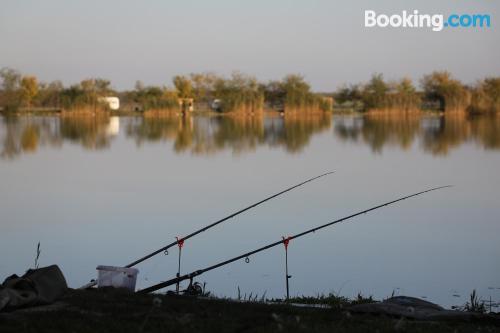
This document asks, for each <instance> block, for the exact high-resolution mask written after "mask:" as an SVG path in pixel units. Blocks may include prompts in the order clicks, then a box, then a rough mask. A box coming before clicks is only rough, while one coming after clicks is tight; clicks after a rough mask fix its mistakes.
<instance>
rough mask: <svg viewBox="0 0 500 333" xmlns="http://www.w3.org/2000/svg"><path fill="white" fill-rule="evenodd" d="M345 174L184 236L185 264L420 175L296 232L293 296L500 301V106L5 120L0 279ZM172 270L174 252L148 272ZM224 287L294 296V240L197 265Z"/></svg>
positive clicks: (82, 270) (78, 267)
mask: <svg viewBox="0 0 500 333" xmlns="http://www.w3.org/2000/svg"><path fill="white" fill-rule="evenodd" d="M328 170H336V171H337V172H336V173H335V174H334V175H332V176H329V177H327V178H323V179H321V180H320V181H316V182H314V183H310V184H308V185H307V186H305V187H303V188H301V189H299V190H295V191H293V192H291V193H289V194H287V195H286V196H283V197H280V198H278V199H275V200H273V201H271V202H268V203H266V204H264V205H263V206H260V207H258V208H256V209H253V210H251V211H249V212H247V213H245V214H244V215H241V216H239V217H237V218H236V219H234V220H231V222H229V223H226V224H224V225H221V226H218V227H216V228H214V229H212V230H210V231H207V232H205V233H203V234H201V235H199V236H197V237H196V238H193V239H192V240H189V241H187V242H186V244H185V247H184V249H183V260H182V271H183V272H188V271H189V272H190V271H193V270H196V269H199V268H203V267H205V266H208V265H211V264H213V263H216V262H218V261H221V260H224V259H227V258H229V257H232V256H234V255H237V254H240V253H242V252H246V251H248V250H251V249H254V248H256V247H259V246H261V245H264V244H267V243H269V242H271V241H275V240H277V239H280V238H281V236H286V235H291V234H294V233H297V232H300V231H302V230H305V229H307V228H310V227H312V226H316V225H319V224H323V223H326V222H328V221H331V220H334V219H337V218H340V217H342V216H345V215H348V214H351V213H353V212H356V211H359V210H362V209H365V208H368V207H371V206H373V205H376V204H378V203H381V202H384V201H389V200H392V199H395V198H397V197H399V196H402V195H405V194H410V193H412V192H417V191H420V190H422V189H425V188H427V187H433V186H438V185H445V184H454V185H455V187H453V188H451V189H446V190H442V191H437V192H432V193H430V194H427V195H425V196H421V197H418V198H415V199H411V200H407V201H404V202H402V203H400V204H398V205H395V206H392V207H388V208H384V209H380V210H377V211H375V212H373V213H370V214H367V215H363V216H361V217H359V218H356V219H353V220H350V222H348V223H344V224H339V225H337V226H335V227H333V228H329V229H326V230H324V231H322V232H317V233H315V234H312V235H309V236H306V237H303V238H301V239H298V240H295V241H292V242H291V244H290V247H289V266H290V272H291V274H292V275H293V278H292V279H291V281H290V283H291V292H292V294H293V295H297V294H298V295H302V294H304V295H315V294H317V293H328V292H336V293H340V294H341V295H344V296H348V297H353V296H355V295H356V294H357V293H358V292H361V293H363V294H364V295H373V296H374V297H376V298H383V297H387V296H389V295H391V294H392V293H393V291H394V293H395V294H404V295H412V296H417V297H427V299H428V300H430V301H434V302H437V303H440V304H442V305H445V306H451V305H457V304H463V303H464V302H465V301H466V299H467V297H468V295H469V293H470V292H471V291H472V289H477V290H478V291H479V294H480V295H481V297H482V298H485V299H486V298H489V297H490V296H491V297H492V298H493V300H496V301H499V300H500V265H499V259H498V258H499V257H500V241H499V235H500V219H499V217H500V199H499V198H500V175H499V170H500V117H474V118H468V117H459V116H455V117H443V116H422V117H418V116H408V117H404V116H401V117H394V116H392V117H387V116H369V117H361V116H334V117H331V116H330V115H310V116H301V117H290V116H286V117H280V116H266V117H257V116H255V117H203V116H196V117H191V116H190V117H184V118H183V117H178V116H176V115H170V116H161V117H120V118H118V117H74V116H73V117H57V116H47V117H45V116H43V117H42V116H37V117H34V116H23V117H14V118H5V117H4V118H0V184H1V187H0V223H1V224H0V252H1V253H2V254H3V255H2V259H1V260H0V279H3V278H5V277H6V276H8V275H10V274H12V273H18V274H21V273H23V272H24V270H25V269H26V268H27V267H31V266H33V261H34V257H35V252H36V251H35V249H36V244H37V243H38V242H39V241H40V243H41V250H42V252H41V256H40V264H41V265H48V264H52V263H57V264H59V265H60V267H61V268H62V270H63V272H64V273H65V275H66V278H67V280H68V283H69V284H70V286H71V287H78V286H80V285H82V284H84V283H86V282H88V281H89V279H91V278H94V277H95V267H96V266H97V265H100V264H105V265H124V264H127V263H128V262H130V261H132V260H133V259H136V258H138V257H140V256H142V255H144V254H146V253H148V252H150V251H151V250H154V249H156V248H158V247H161V246H162V245H164V244H166V243H170V242H172V241H173V240H174V237H175V236H182V235H185V234H187V233H189V232H191V231H193V230H194V229H197V228H199V227H201V226H204V225H205V224H208V223H210V222H213V221H214V220H217V219H218V218H221V217H223V216H225V215H228V214H229V213H232V212H233V211H235V210H237V209H240V208H243V207H245V206H246V205H248V204H250V203H252V202H255V201H258V200H260V199H262V198H264V197H265V196H268V195H270V194H272V193H274V192H278V191H280V190H282V189H283V188H286V187H288V186H291V185H293V184H295V183H297V182H299V181H302V180H304V179H306V178H309V177H312V176H314V175H317V174H319V173H323V172H324V171H328ZM138 268H139V269H140V275H139V280H138V286H139V287H140V288H143V287H145V286H148V285H150V284H153V283H157V282H159V281H161V280H166V279H168V278H171V277H173V276H174V275H175V272H176V269H177V249H172V250H171V251H170V253H169V255H163V254H162V255H158V256H157V257H155V258H154V259H153V260H150V261H148V262H146V263H144V264H141V265H139V266H138ZM198 280H199V281H201V282H203V281H205V282H206V283H207V289H208V290H210V291H212V292H213V293H215V294H217V295H223V296H232V297H234V296H236V295H237V288H238V287H240V289H241V291H242V293H245V292H246V293H250V292H253V293H254V294H255V293H258V294H259V295H262V294H263V293H264V292H265V293H266V295H267V297H283V295H284V293H285V284H284V249H283V248H282V247H276V248H274V249H272V250H270V251H267V252H264V253H261V254H258V255H255V256H253V257H251V258H250V263H245V262H244V261H241V262H237V263H234V264H231V265H229V266H226V267H224V268H221V269H219V270H216V271H212V272H209V273H207V274H205V275H202V276H201V277H200V278H199V279H198Z"/></svg>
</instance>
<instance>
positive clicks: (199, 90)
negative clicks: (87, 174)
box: [0, 68, 500, 113]
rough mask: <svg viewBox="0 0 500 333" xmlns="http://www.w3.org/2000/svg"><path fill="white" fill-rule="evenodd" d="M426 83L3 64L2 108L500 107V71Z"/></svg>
mask: <svg viewBox="0 0 500 333" xmlns="http://www.w3.org/2000/svg"><path fill="white" fill-rule="evenodd" d="M420 88H421V89H417V87H416V86H415V85H414V84H413V82H412V81H411V80H410V79H407V78H405V79H401V80H399V81H390V82H388V81H385V80H384V78H383V76H382V74H374V75H373V76H372V77H371V79H370V80H369V81H368V82H365V83H360V84H354V85H350V86H343V87H341V88H340V89H338V90H337V91H335V92H332V93H323V94H319V93H314V92H312V90H311V86H310V85H309V84H308V83H307V82H306V81H305V79H304V77H302V76H300V75H296V74H291V75H287V76H285V77H284V78H283V79H281V80H272V81H269V82H260V81H258V80H257V79H256V78H255V77H253V76H249V75H245V74H242V73H238V72H235V73H233V74H232V75H231V76H229V77H223V76H219V75H217V74H214V73H193V74H190V75H187V76H183V75H179V76H175V77H174V78H173V79H172V85H171V86H146V85H144V84H143V83H142V82H141V81H137V82H136V85H135V87H134V89H132V90H127V91H115V90H114V89H112V87H111V82H110V81H109V80H106V79H102V78H90V79H85V80H83V81H81V82H80V83H77V84H73V85H70V86H68V87H65V86H64V85H63V84H62V82H61V81H53V82H50V83H44V82H39V80H38V79H37V78H36V77H35V76H32V75H22V74H21V73H20V72H18V71H16V70H13V69H10V68H2V69H1V70H0V106H1V107H3V109H4V110H18V109H19V108H28V109H29V108H36V107H38V108H56V109H63V110H76V109H81V108H89V107H92V108H94V110H97V109H99V110H101V109H105V105H103V104H102V103H100V102H99V98H100V97H105V96H118V97H119V98H120V100H121V104H122V105H123V106H124V108H125V109H127V108H128V109H131V110H138V111H145V110H162V109H178V108H179V107H180V106H181V105H182V102H183V101H184V100H188V99H189V100H193V101H194V103H196V104H198V105H205V106H207V107H208V108H209V107H210V106H211V105H212V103H213V102H214V101H217V110H218V111H220V112H233V111H245V112H255V111H261V110H263V109H272V110H278V111H307V110H322V111H329V110H332V109H333V108H334V106H335V109H339V110H342V109H349V110H355V111H362V112H363V111H370V110H385V111H400V110H404V111H413V110H421V109H435V110H441V111H456V110H467V111H469V112H475V113H485V112H498V111H499V110H500V77H490V78H485V79H483V80H481V81H478V82H477V83H476V84H474V85H465V84H463V83H461V82H460V81H459V80H457V79H455V78H453V77H452V75H451V74H450V73H449V72H446V71H436V72H433V73H431V74H428V75H425V76H424V77H423V78H422V79H421V80H420Z"/></svg>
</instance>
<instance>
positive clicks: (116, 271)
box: [97, 266, 139, 291]
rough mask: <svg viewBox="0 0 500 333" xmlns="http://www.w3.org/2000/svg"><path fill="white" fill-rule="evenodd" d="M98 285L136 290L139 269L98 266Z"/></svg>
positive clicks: (99, 286)
mask: <svg viewBox="0 0 500 333" xmlns="http://www.w3.org/2000/svg"><path fill="white" fill-rule="evenodd" d="M97 272H98V275H97V287H98V288H101V287H115V288H127V289H129V290H131V291H135V282H136V281H137V274H138V273H139V270H138V269H136V268H127V267H115V266H97Z"/></svg>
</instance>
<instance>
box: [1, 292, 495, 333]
mask: <svg viewBox="0 0 500 333" xmlns="http://www.w3.org/2000/svg"><path fill="white" fill-rule="evenodd" d="M240 297H241V298H244V296H241V295H240ZM257 298H258V297H257V295H253V294H252V296H250V295H248V296H247V299H251V300H252V302H241V301H232V300H228V299H216V298H195V297H186V296H175V295H169V296H166V295H159V294H156V295H155V294H148V295H142V294H132V293H130V292H127V291H124V290H117V289H112V288H103V289H94V290H85V291H83V290H70V291H69V292H68V293H67V295H66V296H65V297H64V298H63V299H62V300H61V301H60V302H59V303H58V304H55V305H53V306H49V308H48V309H50V311H48V310H47V311H42V310H43V307H42V308H31V309H26V310H21V311H17V312H13V313H3V314H0V331H1V332H2V333H9V332H16V333H18V332H20V333H22V332H76V333H78V332H171V331H176V332H186V331H193V332H235V331H238V332H243V331H246V332H276V331H285V332H333V331H335V332H375V331H378V332H391V331H395V330H400V329H402V330H404V331H407V332H477V331H484V332H499V331H500V327H497V326H493V324H492V323H491V322H489V323H488V322H484V323H483V322H475V323H471V322H459V323H457V322H422V321H408V320H404V319H399V318H390V317H384V316H372V315H355V314H351V313H349V312H347V311H345V307H344V308H341V307H332V308H307V307H295V306H291V305H287V304H284V303H281V304H268V303H266V304H265V303H262V302H254V301H253V300H255V299H257ZM261 299H262V296H261ZM370 299H371V298H369V297H368V298H366V297H363V296H362V295H358V297H357V298H355V299H354V300H347V299H345V298H343V297H339V296H336V295H333V294H330V295H326V296H318V297H312V298H311V297H298V298H294V299H293V301H298V302H299V301H300V302H311V303H318V302H324V303H328V304H346V306H347V305H348V304H354V303H356V302H365V301H369V300H370Z"/></svg>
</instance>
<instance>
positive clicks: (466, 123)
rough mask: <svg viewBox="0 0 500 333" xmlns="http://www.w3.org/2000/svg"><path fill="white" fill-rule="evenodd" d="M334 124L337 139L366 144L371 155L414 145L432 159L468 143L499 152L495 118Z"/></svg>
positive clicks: (340, 120) (361, 119) (499, 125)
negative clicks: (419, 147) (431, 155)
mask: <svg viewBox="0 0 500 333" xmlns="http://www.w3.org/2000/svg"><path fill="white" fill-rule="evenodd" d="M334 123H335V125H334V131H335V134H336V136H337V137H339V138H341V139H342V140H345V141H353V142H359V143H364V144H367V145H368V146H370V148H371V149H372V151H373V152H381V151H382V149H383V148H384V147H386V146H397V147H400V148H401V149H403V150H407V149H409V148H410V147H411V146H412V145H413V144H414V143H415V142H419V143H420V146H421V148H422V150H423V151H425V152H428V153H431V154H433V155H446V154H448V153H449V152H450V150H451V149H452V148H454V147H458V146H459V145H461V144H463V143H466V142H468V141H474V142H476V143H477V144H478V145H480V146H481V147H483V148H485V149H499V148H500V116H498V115H497V116H495V115H492V116H475V117H468V116H465V115H460V116H457V115H450V116H448V115H424V116H421V115H418V114H417V115H416V114H401V115H366V116H357V117H336V118H335V122H334Z"/></svg>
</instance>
